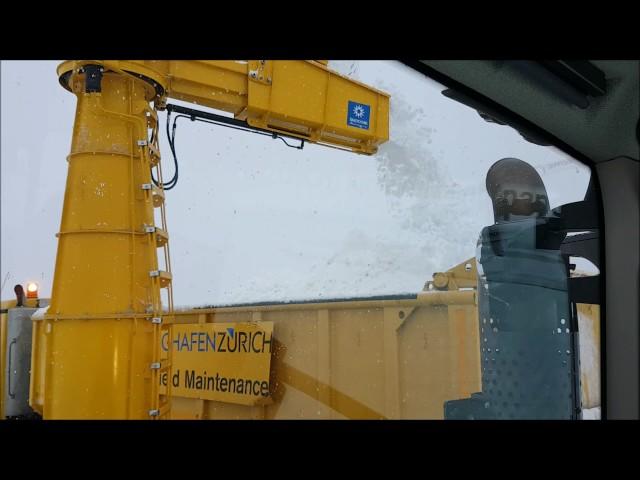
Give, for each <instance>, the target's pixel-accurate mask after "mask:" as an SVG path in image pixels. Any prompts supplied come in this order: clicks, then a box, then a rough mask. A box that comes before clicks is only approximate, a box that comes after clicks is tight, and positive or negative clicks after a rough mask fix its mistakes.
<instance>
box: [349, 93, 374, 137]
mask: <svg viewBox="0 0 640 480" xmlns="http://www.w3.org/2000/svg"><path fill="white" fill-rule="evenodd" d="M370 112H371V107H370V106H369V105H365V104H364V103H357V102H352V101H351V100H349V109H348V110H347V125H349V126H351V127H358V128H362V129H364V130H368V129H369V114H370Z"/></svg>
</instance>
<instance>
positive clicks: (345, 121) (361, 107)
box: [58, 60, 389, 154]
mask: <svg viewBox="0 0 640 480" xmlns="http://www.w3.org/2000/svg"><path fill="white" fill-rule="evenodd" d="M90 64H93V65H101V66H102V67H103V68H104V69H105V70H106V71H108V70H112V71H115V72H130V74H136V75H137V76H138V77H140V78H145V79H147V80H148V82H149V83H150V85H152V86H154V89H155V98H156V100H157V104H159V105H160V106H162V105H163V103H164V102H165V101H166V99H167V98H175V99H178V100H183V101H186V102H191V103H195V104H198V105H204V106H207V107H211V108H214V109H217V110H223V111H225V112H229V113H232V114H234V116H235V118H236V119H238V120H244V121H246V122H247V123H248V124H249V125H250V126H252V127H257V128H261V129H265V130H269V131H272V132H277V133H283V134H287V135H290V136H294V137H298V138H301V139H305V140H307V141H310V142H314V143H320V144H324V145H328V146H334V147H338V148H345V149H349V150H351V151H354V152H357V153H364V154H373V153H375V152H376V151H377V149H378V146H379V145H380V144H382V143H384V142H385V141H387V140H388V138H389V95H387V94H386V93H384V92H381V91H379V90H376V89H374V88H372V87H369V86H367V85H364V84H362V83H360V82H357V81H355V80H352V79H350V78H347V77H344V76H342V75H340V74H338V73H336V72H334V71H332V70H330V69H329V68H327V66H326V61H316V60H294V61H286V60H276V61H272V60H248V61H240V60H237V61H233V60H226V61H149V60H147V61H142V60H140V61H101V62H98V61H82V62H80V61H70V62H65V63H63V64H62V65H60V67H59V68H58V75H59V76H60V78H61V79H64V81H63V85H65V86H66V85H67V84H68V80H69V78H70V76H71V75H72V74H73V72H78V71H79V69H81V68H82V67H83V66H86V65H90ZM134 72H135V73H134ZM67 88H69V87H67ZM350 105H351V107H350ZM354 108H355V109H356V111H355V112H354V111H353V109H354Z"/></svg>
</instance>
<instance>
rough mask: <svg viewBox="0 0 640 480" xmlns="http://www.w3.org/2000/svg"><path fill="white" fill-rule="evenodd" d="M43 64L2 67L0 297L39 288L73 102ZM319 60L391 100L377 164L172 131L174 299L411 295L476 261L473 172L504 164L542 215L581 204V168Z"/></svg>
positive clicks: (426, 96) (188, 129)
mask: <svg viewBox="0 0 640 480" xmlns="http://www.w3.org/2000/svg"><path fill="white" fill-rule="evenodd" d="M55 66H56V62H2V66H1V68H2V77H1V79H2V164H1V168H2V172H1V173H2V268H1V271H0V277H1V279H2V280H3V281H4V280H5V277H6V276H7V275H9V278H8V279H7V282H6V285H7V286H5V288H4V289H3V291H2V296H3V298H4V297H6V296H7V295H9V296H10V295H11V287H12V286H13V284H15V283H18V282H21V283H25V282H26V281H28V280H35V281H37V282H39V283H40V289H41V294H42V295H44V296H47V295H49V294H50V290H51V281H52V275H53V268H54V262H55V251H56V245H57V242H56V239H55V237H54V234H55V232H56V231H57V230H58V227H59V221H60V213H61V207H62V199H63V193H64V185H65V179H66V165H67V164H66V162H65V160H64V159H65V157H66V155H67V154H68V152H69V145H70V140H71V131H72V126H73V117H74V108H75V98H74V97H73V95H71V94H70V93H69V92H67V91H65V90H63V89H62V88H61V87H60V86H59V85H58V82H57V79H56V75H55ZM330 66H332V67H334V68H336V69H337V70H338V71H340V72H342V73H344V74H348V75H351V76H352V77H354V78H357V79H359V80H361V81H363V82H365V83H368V84H371V85H373V86H376V87H378V88H380V89H382V90H385V91H387V92H389V93H390V94H391V140H390V141H389V142H388V143H387V144H385V145H383V146H382V148H381V149H380V151H379V153H378V154H377V155H375V156H373V157H366V156H359V155H354V154H349V153H345V152H341V151H337V150H334V149H328V148H324V147H320V146H315V145H307V146H305V149H304V150H303V151H298V150H294V149H289V148H286V147H285V146H284V145H283V144H282V143H281V142H279V141H273V140H271V139H268V138H265V137H262V136H257V135H251V134H247V133H242V132H236V131H233V130H229V129H225V128H221V127H214V126H210V125H204V124H199V123H191V122H188V121H181V123H179V126H178V132H177V136H176V139H177V140H176V147H177V151H178V155H179V160H180V181H179V183H178V186H177V187H176V188H175V189H174V190H171V191H170V192H168V194H167V198H168V200H167V218H168V227H169V232H170V235H171V240H170V242H171V253H172V267H173V273H174V279H175V280H174V295H175V301H176V304H177V305H183V306H184V305H198V304H209V305H210V304H231V303H238V302H256V301H268V300H273V301H287V300H294V299H321V298H333V297H352V296H369V295H382V294H396V293H410V292H416V291H418V290H420V289H421V288H422V286H423V285H424V282H425V281H426V280H428V279H430V278H431V275H432V274H433V273H434V272H436V271H442V270H446V269H448V268H450V267H452V266H453V265H455V264H457V263H459V262H461V261H463V260H465V259H467V258H470V257H471V256H473V255H474V252H475V242H476V238H477V235H478V232H479V231H480V229H481V228H482V227H483V226H485V225H487V224H488V223H490V222H491V206H490V203H489V200H488V197H487V195H486V192H485V190H484V177H485V173H486V171H487V169H488V168H489V167H490V166H491V164H493V163H494V162H495V161H496V160H498V159H500V158H502V157H506V156H515V157H519V158H522V159H524V160H526V161H528V162H530V163H531V164H533V165H534V166H535V167H536V168H538V170H539V172H540V174H541V175H542V177H543V179H544V181H545V183H546V184H547V189H548V191H549V195H550V197H551V198H550V199H551V203H552V205H559V204H561V203H566V202H570V201H576V200H580V199H582V197H583V196H584V193H585V190H586V186H587V183H588V179H589V170H588V169H587V168H586V167H585V166H583V165H582V164H580V163H578V162H576V161H574V160H572V159H570V158H569V157H568V156H567V155H565V154H564V153H562V152H560V151H559V150H557V149H554V148H548V147H540V146H537V145H533V144H531V143H528V142H527V141H525V140H523V139H522V137H521V136H520V135H519V134H518V133H517V132H516V131H514V130H512V129H511V128H509V127H505V126H499V125H495V124H490V123H487V122H485V121H484V120H482V119H481V118H480V117H479V115H478V114H477V113H476V112H475V111H473V110H471V109H469V108H468V107H465V106H462V105H460V104H457V103H455V102H453V101H452V100H450V99H448V98H446V97H444V96H443V95H442V94H441V93H440V92H441V90H442V89H443V87H442V86H440V85H439V84H437V83H435V82H433V81H432V80H429V79H427V78H425V77H423V76H422V75H420V74H418V73H416V72H414V71H413V70H411V69H409V68H407V67H405V66H403V65H401V64H399V63H395V62H374V61H363V62H345V61H340V62H331V63H330ZM176 103H179V102H176ZM162 118H164V117H162ZM163 142H164V138H163ZM163 151H164V152H165V153H164V161H165V163H166V166H165V175H168V174H170V172H171V167H172V166H171V162H170V155H169V153H168V152H169V149H168V147H167V145H166V143H163Z"/></svg>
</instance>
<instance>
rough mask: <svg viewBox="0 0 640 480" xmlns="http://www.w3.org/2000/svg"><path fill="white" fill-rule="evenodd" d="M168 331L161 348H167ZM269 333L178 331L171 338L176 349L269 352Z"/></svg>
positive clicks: (232, 330) (230, 330)
mask: <svg viewBox="0 0 640 480" xmlns="http://www.w3.org/2000/svg"><path fill="white" fill-rule="evenodd" d="M168 336H169V334H168V333H165V334H164V335H163V336H162V349H163V350H164V351H165V352H166V351H167V350H168V347H169V344H168ZM271 337H272V334H271V333H268V334H267V333H265V332H263V331H260V330H258V331H256V332H236V331H235V330H234V329H233V328H228V329H227V331H225V332H212V333H209V332H184V333H180V332H178V333H177V334H176V335H175V336H174V338H173V340H172V343H173V347H174V349H175V350H176V351H178V352H182V351H188V352H217V353H235V352H238V353H271Z"/></svg>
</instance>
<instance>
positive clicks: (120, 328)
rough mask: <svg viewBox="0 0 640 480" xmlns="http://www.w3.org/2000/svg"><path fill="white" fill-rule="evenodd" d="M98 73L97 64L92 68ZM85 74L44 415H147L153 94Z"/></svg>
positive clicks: (80, 75)
mask: <svg viewBox="0 0 640 480" xmlns="http://www.w3.org/2000/svg"><path fill="white" fill-rule="evenodd" d="M89 68H91V67H89ZM89 71H90V70H89V69H88V68H86V67H85V69H84V70H81V71H76V72H75V73H74V74H73V75H72V77H71V80H70V87H71V90H72V91H73V93H74V94H75V95H76V97H77V102H78V103H77V109H76V117H75V125H74V130H73V141H72V145H71V154H70V155H69V157H68V163H69V165H68V174H67V185H66V191H65V198H64V207H63V212H62V220H61V225H60V233H59V234H58V237H59V240H58V252H57V258H56V267H55V275H54V281H53V291H52V298H51V306H50V307H49V311H48V315H47V316H46V317H45V322H46V324H45V331H46V334H47V335H48V351H49V353H48V364H47V374H46V384H45V399H44V402H45V405H44V418H50V419H62V418H76V419H81V418H95V419H115V418H118V419H125V418H148V412H149V408H150V399H151V393H152V392H151V384H150V382H151V375H150V371H149V369H150V367H149V365H150V362H151V361H152V338H153V336H152V335H150V332H152V327H151V325H150V316H151V315H150V314H151V313H153V312H157V311H159V310H160V309H161V300H160V288H159V282H158V280H157V278H154V277H152V276H151V273H150V272H154V271H157V270H158V269H159V268H158V260H157V252H156V248H157V247H156V244H155V242H154V238H155V237H154V236H153V235H152V234H150V233H148V231H147V230H146V229H145V227H146V226H151V225H154V211H153V202H152V199H151V196H150V194H149V190H145V189H144V187H143V185H145V184H146V185H148V184H150V183H151V177H150V160H149V155H148V154H147V150H146V148H147V147H146V145H145V143H146V140H147V120H146V112H147V110H148V108H149V101H150V100H151V98H152V97H153V95H154V92H153V91H152V90H151V89H150V88H148V87H147V86H146V84H145V82H144V81H142V80H140V79H138V78H134V77H133V76H132V75H127V74H124V73H114V72H109V71H107V72H104V73H103V74H102V73H98V75H99V76H100V75H102V78H101V82H99V88H98V90H99V91H91V90H92V89H91V88H88V87H87V83H86V76H87V75H89Z"/></svg>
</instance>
